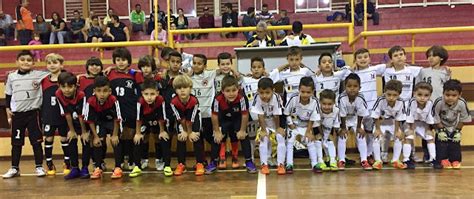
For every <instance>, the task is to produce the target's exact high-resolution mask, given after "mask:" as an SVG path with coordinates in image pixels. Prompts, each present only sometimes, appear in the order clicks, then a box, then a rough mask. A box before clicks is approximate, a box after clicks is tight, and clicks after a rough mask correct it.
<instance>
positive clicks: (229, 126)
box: [221, 120, 246, 142]
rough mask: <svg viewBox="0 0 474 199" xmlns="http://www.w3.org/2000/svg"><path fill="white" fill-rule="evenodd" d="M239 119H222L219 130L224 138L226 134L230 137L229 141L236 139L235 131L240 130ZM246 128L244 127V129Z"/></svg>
mask: <svg viewBox="0 0 474 199" xmlns="http://www.w3.org/2000/svg"><path fill="white" fill-rule="evenodd" d="M240 123H241V121H240V120H238V121H224V122H222V123H221V132H222V134H223V135H224V140H225V139H227V136H228V137H230V140H231V142H236V141H238V139H237V132H238V131H240ZM245 130H246V129H244V131H245Z"/></svg>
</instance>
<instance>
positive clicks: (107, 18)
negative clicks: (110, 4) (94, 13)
mask: <svg viewBox="0 0 474 199" xmlns="http://www.w3.org/2000/svg"><path fill="white" fill-rule="evenodd" d="M112 15H114V9H112V8H109V10H107V15H106V16H105V17H104V21H103V22H104V26H105V27H107V26H108V25H109V23H110V22H112Z"/></svg>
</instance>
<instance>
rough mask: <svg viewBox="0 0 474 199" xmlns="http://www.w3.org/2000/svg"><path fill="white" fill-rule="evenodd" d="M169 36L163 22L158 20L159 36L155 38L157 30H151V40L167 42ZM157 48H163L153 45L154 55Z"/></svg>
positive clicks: (152, 52)
mask: <svg viewBox="0 0 474 199" xmlns="http://www.w3.org/2000/svg"><path fill="white" fill-rule="evenodd" d="M167 37H168V34H167V33H166V30H164V29H163V24H161V22H158V37H156V39H155V30H153V31H152V32H151V36H150V40H151V41H155V40H158V41H161V42H163V43H164V44H166V43H167V42H168V38H167ZM156 49H161V48H160V47H158V46H151V55H154V51H155V50H156Z"/></svg>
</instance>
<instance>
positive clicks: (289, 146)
mask: <svg viewBox="0 0 474 199" xmlns="http://www.w3.org/2000/svg"><path fill="white" fill-rule="evenodd" d="M293 144H294V142H287V143H286V164H287V165H293Z"/></svg>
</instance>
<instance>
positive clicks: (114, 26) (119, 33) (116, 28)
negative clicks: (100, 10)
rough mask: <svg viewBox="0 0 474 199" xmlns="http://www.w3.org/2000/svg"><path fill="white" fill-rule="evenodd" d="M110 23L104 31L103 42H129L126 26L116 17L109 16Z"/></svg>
mask: <svg viewBox="0 0 474 199" xmlns="http://www.w3.org/2000/svg"><path fill="white" fill-rule="evenodd" d="M111 19H112V20H111V21H110V23H109V25H108V26H107V29H106V30H105V35H106V36H107V37H106V38H104V41H106V42H111V41H130V32H129V31H128V28H127V26H126V25H125V24H124V23H122V22H120V19H119V17H118V16H117V15H112V16H111Z"/></svg>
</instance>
